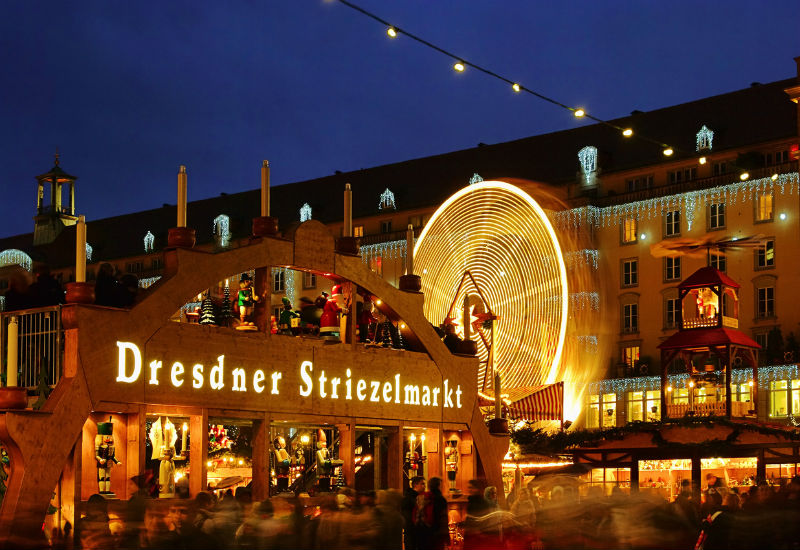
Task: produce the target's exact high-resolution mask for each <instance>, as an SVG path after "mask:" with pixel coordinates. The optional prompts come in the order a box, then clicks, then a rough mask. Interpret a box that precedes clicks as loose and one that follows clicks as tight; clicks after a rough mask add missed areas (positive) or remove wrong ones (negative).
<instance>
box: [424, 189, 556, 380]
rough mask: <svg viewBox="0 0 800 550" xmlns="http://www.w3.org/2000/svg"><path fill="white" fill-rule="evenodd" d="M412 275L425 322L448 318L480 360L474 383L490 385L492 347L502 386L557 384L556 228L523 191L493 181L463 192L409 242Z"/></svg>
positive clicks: (444, 205)
mask: <svg viewBox="0 0 800 550" xmlns="http://www.w3.org/2000/svg"><path fill="white" fill-rule="evenodd" d="M414 270H415V272H416V273H417V274H420V275H421V277H422V291H423V292H424V293H425V316H426V317H427V318H428V320H429V321H431V322H432V323H434V324H435V325H438V324H440V323H443V322H452V324H454V325H455V326H456V331H457V333H458V334H459V336H461V337H463V336H464V334H465V331H464V320H466V321H467V324H468V325H469V326H468V327H467V331H466V333H467V335H468V337H469V338H470V339H472V340H474V341H475V342H476V344H477V348H478V356H479V358H480V360H481V366H480V369H479V373H478V384H479V387H481V388H486V387H491V378H490V376H489V375H491V373H488V372H487V365H488V359H489V349H490V348H491V347H493V348H494V361H493V363H494V368H495V371H496V372H499V373H500V376H501V378H502V380H503V386H504V388H520V387H527V386H535V385H539V384H549V383H552V382H555V381H556V376H557V373H558V368H559V362H560V359H561V352H562V349H563V347H564V334H565V331H566V323H567V308H568V290H567V276H566V268H565V266H564V259H563V256H562V254H561V247H560V245H559V242H558V239H557V237H556V234H555V231H554V230H553V227H552V226H551V224H550V221H549V220H548V218H547V215H546V214H545V212H544V210H542V208H541V207H540V206H539V204H538V203H537V202H536V201H535V200H534V199H533V198H532V197H531V196H530V195H528V194H527V193H525V192H524V191H523V190H522V189H520V188H519V187H516V186H514V185H511V184H509V183H505V182H500V181H483V182H480V183H476V184H472V185H469V186H467V187H464V188H463V189H461V190H460V191H458V192H457V193H455V194H454V195H452V196H451V197H450V198H449V199H447V201H445V202H444V204H442V205H441V206H440V207H439V209H438V210H437V211H436V212H435V213H434V215H433V217H432V218H431V220H430V221H429V222H428V224H427V225H426V226H425V229H424V230H423V231H422V234H421V235H420V236H419V238H418V239H417V243H416V245H415V247H414ZM464 311H466V312H467V314H466V315H463V312H464ZM492 318H496V319H497V320H496V321H494V322H493V323H492V322H491V319H492ZM492 332H494V338H493V339H492V334H491V333H492ZM492 341H493V342H494V344H493V346H492Z"/></svg>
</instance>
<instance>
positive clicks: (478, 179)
mask: <svg viewBox="0 0 800 550" xmlns="http://www.w3.org/2000/svg"><path fill="white" fill-rule="evenodd" d="M482 181H483V178H482V177H481V175H480V174H479V173H477V172H475V173H474V174H472V177H471V178H469V184H470V185H475V184H476V183H480V182H482Z"/></svg>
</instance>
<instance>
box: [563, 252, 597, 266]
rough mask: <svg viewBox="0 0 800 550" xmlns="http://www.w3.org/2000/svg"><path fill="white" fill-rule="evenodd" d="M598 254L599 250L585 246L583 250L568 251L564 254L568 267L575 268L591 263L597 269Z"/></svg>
mask: <svg viewBox="0 0 800 550" xmlns="http://www.w3.org/2000/svg"><path fill="white" fill-rule="evenodd" d="M598 255H599V251H598V250H594V249H589V248H584V249H583V250H575V251H573V252H566V253H565V254H564V262H565V263H566V264H567V268H568V269H574V268H575V267H580V266H584V265H591V266H592V268H593V269H597V258H598Z"/></svg>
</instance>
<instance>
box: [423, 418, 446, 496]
mask: <svg viewBox="0 0 800 550" xmlns="http://www.w3.org/2000/svg"><path fill="white" fill-rule="evenodd" d="M427 432H428V433H427V434H426V435H425V446H426V447H427V448H426V454H427V456H428V462H427V465H428V466H427V468H428V479H430V478H432V477H440V478H442V479H443V480H444V481H443V482H444V483H445V484H447V480H446V479H444V475H443V473H442V430H440V429H438V428H428V429H427Z"/></svg>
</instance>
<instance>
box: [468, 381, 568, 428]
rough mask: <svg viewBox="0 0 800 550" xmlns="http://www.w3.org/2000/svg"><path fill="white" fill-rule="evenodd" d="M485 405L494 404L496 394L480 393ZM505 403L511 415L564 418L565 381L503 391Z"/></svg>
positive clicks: (539, 418)
mask: <svg viewBox="0 0 800 550" xmlns="http://www.w3.org/2000/svg"><path fill="white" fill-rule="evenodd" d="M478 399H479V404H480V405H481V406H483V407H488V406H493V405H494V396H492V395H487V394H482V393H481V392H479V393H478ZM503 404H504V405H505V406H506V407H507V408H508V411H509V413H510V416H512V417H514V418H519V419H524V420H563V418H564V382H556V383H555V384H546V385H543V386H528V387H523V388H513V389H509V390H508V392H507V393H506V392H503Z"/></svg>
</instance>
